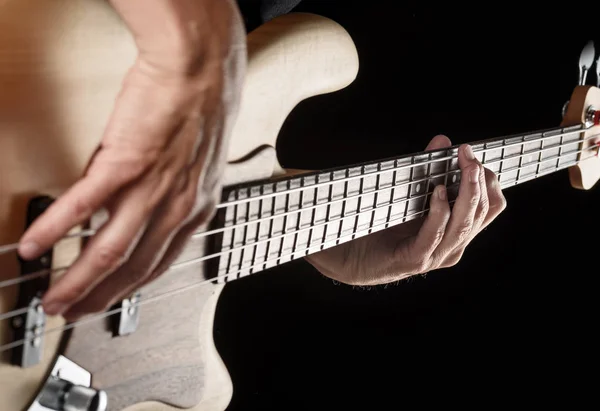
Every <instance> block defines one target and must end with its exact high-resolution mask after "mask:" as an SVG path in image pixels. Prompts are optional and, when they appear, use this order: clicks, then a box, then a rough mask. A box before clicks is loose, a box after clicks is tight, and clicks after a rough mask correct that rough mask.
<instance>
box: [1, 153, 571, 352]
mask: <svg viewBox="0 0 600 411" xmlns="http://www.w3.org/2000/svg"><path fill="white" fill-rule="evenodd" d="M574 164H577V162H575V163H574ZM572 165H573V164H565V165H564V166H563V168H567V167H570V166H572ZM553 171H556V170H552V171H551V172H553ZM551 172H545V173H540V174H539V175H536V176H535V177H541V176H543V175H546V174H550V173H551ZM535 177H533V178H535ZM513 185H515V183H514V182H509V183H508V184H506V185H505V186H504V187H502V188H503V189H504V188H507V187H510V186H513ZM501 186H502V184H501ZM453 202H455V200H452V201H450V203H453ZM427 211H429V209H424V210H422V211H419V212H416V213H414V214H412V215H411V216H416V215H419V214H423V213H425V212H427ZM407 218H409V216H402V217H400V218H397V219H396V220H390V221H386V222H385V223H382V224H381V225H384V224H385V225H388V226H391V225H397V224H400V223H401V222H404V221H406V220H407ZM394 223H395V224H394ZM374 228H376V227H375V226H370V227H368V228H366V229H364V230H362V231H361V232H360V233H358V232H353V233H351V234H349V235H346V236H340V237H337V240H341V239H342V238H344V237H349V236H354V235H356V234H362V233H364V232H367V231H370V230H373V229H374ZM331 241H333V240H326V241H323V242H322V243H321V244H317V245H315V246H310V247H307V248H306V249H305V250H300V251H295V252H293V253H291V254H290V255H294V254H299V253H306V254H308V253H309V252H310V249H311V248H315V247H321V246H323V245H325V244H326V243H328V242H331ZM285 257H287V256H278V257H277V258H276V259H273V260H269V261H265V262H261V263H258V264H255V265H254V266H250V267H244V268H243V269H240V270H238V271H236V272H232V273H226V274H223V275H219V276H216V277H214V278H209V279H205V280H202V281H198V282H195V283H192V284H189V285H186V286H184V287H180V288H177V289H174V290H170V291H167V292H164V293H160V294H157V295H155V296H150V297H146V298H142V299H140V300H139V301H137V302H134V303H132V304H130V305H129V306H128V307H126V308H127V309H129V308H131V307H138V306H142V305H145V304H148V303H151V302H156V301H160V300H162V299H165V298H168V297H171V296H174V295H177V294H180V293H182V292H185V291H189V290H192V289H195V288H197V287H200V286H202V285H205V284H208V283H212V282H215V281H219V280H221V279H225V278H227V277H231V276H233V275H237V274H239V273H241V272H242V271H246V270H251V269H253V268H256V267H259V266H261V265H265V264H267V263H269V262H275V261H277V260H280V259H282V258H285ZM185 263H188V264H187V265H188V266H189V265H194V261H193V260H190V261H189V262H185ZM195 264H199V263H197V262H196V263H195ZM183 266H184V264H183V263H181V265H180V267H183ZM172 268H173V266H172V267H171V269H172ZM230 281H233V280H230ZM126 308H115V309H113V310H109V311H106V312H103V313H99V314H93V315H91V316H89V317H87V318H84V319H82V320H78V321H75V322H73V323H69V324H67V325H64V326H59V327H54V328H51V329H48V330H45V331H43V332H34V333H32V335H31V336H29V337H26V338H23V339H20V340H16V341H13V342H11V343H7V344H4V345H2V346H0V352H3V351H6V350H9V349H13V348H16V347H18V346H20V345H23V344H27V343H29V342H31V341H32V340H34V339H35V338H38V337H41V336H45V335H47V334H50V333H55V332H61V331H66V330H69V329H72V328H75V327H77V326H81V325H84V324H88V323H91V322H94V321H98V320H101V319H104V318H107V317H110V316H112V315H115V314H118V313H120V312H121V311H123V310H124V309H126ZM20 310H22V309H20Z"/></svg>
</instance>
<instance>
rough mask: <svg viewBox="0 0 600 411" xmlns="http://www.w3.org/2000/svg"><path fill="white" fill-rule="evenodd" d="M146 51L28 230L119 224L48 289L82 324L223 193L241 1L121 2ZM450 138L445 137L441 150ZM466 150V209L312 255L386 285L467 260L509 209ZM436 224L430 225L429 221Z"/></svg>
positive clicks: (54, 307) (34, 246)
mask: <svg viewBox="0 0 600 411" xmlns="http://www.w3.org/2000/svg"><path fill="white" fill-rule="evenodd" d="M111 4H112V5H113V6H114V8H115V10H116V11H117V13H118V14H119V15H120V16H121V18H122V19H123V21H124V22H125V24H126V25H127V26H128V27H129V29H130V30H131V32H132V34H133V35H134V38H135V41H136V45H137V47H138V51H139V54H138V58H137V61H136V62H135V64H134V65H133V67H131V69H130V71H129V73H128V74H127V76H126V78H125V81H124V83H123V86H122V89H121V92H120V94H119V96H118V98H117V100H116V103H115V106H114V111H113V113H112V116H111V118H110V120H109V122H108V124H107V126H106V129H105V133H104V136H103V138H102V141H101V144H100V145H99V147H98V148H97V151H96V153H95V154H94V156H93V157H92V158H91V159H90V161H89V164H88V167H87V169H86V171H85V173H84V175H83V176H82V177H81V178H80V180H79V181H77V182H76V183H75V184H74V185H73V186H72V187H71V188H70V189H69V190H68V191H67V192H66V193H65V194H64V195H63V196H61V197H60V198H58V199H57V200H56V201H55V202H54V204H53V205H52V206H51V207H50V208H49V209H48V210H47V211H46V212H45V213H44V214H43V215H42V216H41V217H40V218H38V219H37V220H36V221H35V223H34V224H33V225H32V226H31V227H30V228H29V229H28V230H27V231H26V232H25V233H24V235H23V236H22V238H21V241H20V244H21V245H20V248H19V254H20V255H21V257H23V258H24V259H34V258H37V257H38V256H40V255H41V254H43V253H44V252H45V251H46V250H48V249H50V248H51V247H52V246H53V245H54V244H55V243H56V242H57V241H58V240H60V239H61V238H62V237H63V236H65V235H66V234H67V233H68V232H69V231H70V230H71V229H72V228H73V227H75V226H78V225H81V224H85V223H86V222H87V221H88V220H89V219H90V217H91V216H92V215H93V214H95V213H96V212H98V211H100V210H103V209H104V210H106V211H108V215H109V217H108V220H107V221H106V222H105V223H104V224H103V225H102V227H101V228H100V229H99V230H98V232H97V233H96V234H95V235H94V236H93V237H92V238H91V239H90V240H89V241H88V242H87V244H86V246H85V247H84V249H83V251H82V253H81V255H80V256H79V258H78V259H77V260H76V261H75V263H74V264H73V265H72V266H71V267H70V269H69V270H67V272H66V273H65V274H64V275H63V276H62V277H61V278H60V279H59V280H58V281H57V282H56V283H55V284H53V285H52V286H51V288H50V289H49V290H48V291H47V292H46V294H45V295H44V297H43V306H44V310H45V311H46V313H47V314H49V315H59V314H62V315H63V316H64V317H65V318H66V319H67V320H69V321H74V320H77V319H78V318H80V317H82V316H83V315H85V314H89V313H93V312H99V311H103V310H105V309H107V308H108V307H110V306H111V305H113V304H114V303H116V302H118V301H119V300H122V299H123V298H126V297H127V296H129V295H131V293H132V292H134V291H135V290H136V289H138V288H140V287H141V286H143V285H145V284H147V283H148V282H150V281H152V280H153V279H155V278H156V277H157V276H159V275H161V274H162V273H163V272H164V271H165V270H166V269H167V268H168V266H169V265H170V264H171V263H172V262H173V260H174V259H175V258H176V257H177V256H178V254H179V253H180V252H181V250H182V248H183V245H184V244H185V242H186V241H187V240H188V239H189V237H190V236H191V235H192V233H193V232H194V231H195V230H196V229H197V228H198V227H199V226H200V225H202V224H204V223H206V222H208V221H209V220H210V219H211V218H212V216H213V214H214V210H215V204H216V202H217V201H218V199H219V196H220V193H221V189H222V186H221V176H222V172H223V169H224V164H225V157H224V156H225V154H226V153H227V147H228V143H229V142H228V136H229V129H230V128H231V126H232V123H233V121H234V120H235V116H236V113H237V108H238V104H239V98H240V91H241V86H242V81H243V77H244V74H245V64H246V49H245V45H246V34H245V29H244V27H243V23H242V20H241V18H240V16H239V11H238V10H237V6H236V5H235V4H234V3H233V2H232V1H230V0H152V2H148V1H147V0H111ZM449 145H450V141H449V140H448V138H447V137H444V136H437V137H436V138H434V139H433V140H432V141H431V143H430V144H429V146H428V147H427V148H428V149H435V148H441V147H446V146H449ZM468 148H469V147H468V146H462V147H461V149H460V154H459V166H460V168H461V170H462V172H463V175H464V176H473V178H472V179H470V178H463V179H462V181H461V186H460V188H459V196H458V199H457V201H456V203H455V205H454V207H453V210H452V212H451V211H450V207H449V205H448V200H447V198H446V195H445V190H443V188H442V187H437V188H436V191H435V195H434V196H433V197H432V198H433V199H432V202H431V210H430V212H429V214H428V216H427V217H426V218H425V219H424V220H421V219H419V220H415V221H417V223H415V222H411V223H408V224H403V225H401V226H397V227H394V228H392V229H389V230H386V231H383V232H378V233H376V234H373V235H371V236H368V237H363V238H360V239H358V240H356V241H353V242H351V243H346V244H344V245H341V246H338V247H335V248H332V249H328V250H325V251H322V252H320V253H318V254H314V255H311V256H309V257H307V260H308V261H309V262H310V263H311V264H313V265H314V266H315V267H316V268H317V269H318V270H319V271H321V272H322V273H323V274H324V275H326V276H328V277H331V278H333V279H335V280H338V281H340V282H344V283H348V284H356V285H372V284H382V283H387V282H391V281H396V280H398V279H401V278H405V277H407V276H410V275H414V274H419V273H424V272H427V271H430V270H433V269H438V268H443V267H449V266H451V265H454V264H456V263H457V262H458V261H459V260H460V258H461V256H462V254H463V252H464V250H465V247H466V246H467V245H468V244H469V242H470V241H472V240H473V238H474V237H475V236H476V235H477V233H478V232H479V231H480V230H482V229H483V228H484V227H485V226H487V225H488V224H490V223H491V222H492V220H493V219H494V218H496V216H497V215H498V214H499V213H500V212H501V211H502V210H503V209H504V207H505V200H504V197H503V196H502V192H501V191H500V188H499V185H498V181H497V179H496V177H495V175H494V174H493V173H492V172H490V171H489V170H485V169H484V168H483V167H482V166H481V164H480V163H479V162H478V161H477V160H475V159H472V158H470V155H469V150H468ZM421 222H422V224H421Z"/></svg>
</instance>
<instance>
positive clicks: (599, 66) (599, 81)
mask: <svg viewBox="0 0 600 411" xmlns="http://www.w3.org/2000/svg"><path fill="white" fill-rule="evenodd" d="M596 87H598V88H600V55H598V60H596Z"/></svg>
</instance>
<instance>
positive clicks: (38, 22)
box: [0, 0, 358, 411]
mask: <svg viewBox="0 0 600 411" xmlns="http://www.w3.org/2000/svg"><path fill="white" fill-rule="evenodd" d="M248 51H249V66H248V72H247V78H246V84H245V87H244V91H243V97H242V102H241V108H240V112H239V115H238V119H237V121H236V126H235V128H234V130H233V135H232V136H231V140H230V141H231V146H230V147H231V149H230V151H229V161H230V164H229V167H228V169H227V170H226V181H225V184H226V185H229V184H234V183H238V182H244V181H251V180H255V179H261V178H266V177H269V176H272V175H274V174H280V173H284V172H285V170H282V169H281V167H280V166H279V164H278V162H277V157H276V153H275V149H274V147H275V141H276V139H277V136H278V133H279V129H280V127H281V125H282V123H283V122H284V120H285V118H286V117H287V115H288V114H289V113H290V111H291V110H292V109H293V108H294V107H295V105H296V104H297V103H299V102H300V101H301V100H303V99H305V98H308V97H311V96H314V95H318V94H323V93H327V92H333V91H335V90H338V89H340V88H343V87H345V86H347V85H348V84H350V83H351V82H352V81H353V80H354V78H355V77H356V74H357V70H358V58H357V54H356V49H355V47H354V44H353V42H352V40H351V38H350V37H349V35H348V34H347V33H346V32H345V31H344V30H343V29H342V28H341V27H340V26H339V25H337V24H336V23H334V22H332V21H330V20H327V19H324V18H321V17H318V16H314V15H307V14H292V15H288V16H284V17H281V18H278V19H276V20H274V21H272V22H270V23H268V24H266V25H265V26H263V27H261V28H259V29H258V30H256V31H254V32H253V33H251V34H250V35H249V36H248ZM135 53H136V51H135V47H134V45H133V43H132V40H131V37H130V35H129V33H128V32H127V30H126V28H125V27H124V25H123V24H122V23H121V21H120V20H119V19H118V17H117V16H116V14H115V13H114V12H113V11H112V9H111V8H110V7H109V6H108V5H107V3H106V2H105V1H100V0H43V1H42V0H2V1H0V245H2V244H9V243H14V242H16V241H18V239H19V237H20V235H21V234H22V232H23V229H24V222H25V211H26V205H27V202H28V200H29V199H30V198H32V197H33V196H35V195H38V194H50V195H53V196H57V195H60V193H62V192H64V191H65V190H66V189H67V188H68V187H69V186H70V185H71V184H72V183H74V182H75V181H76V179H77V178H78V177H79V176H80V175H81V174H82V171H83V169H84V167H85V166H86V164H87V161H88V159H89V158H90V156H91V154H92V152H93V151H94V149H95V148H96V146H97V144H98V142H99V139H100V137H101V135H102V132H103V128H104V125H105V124H106V121H107V119H108V116H109V114H110V112H111V110H112V107H113V102H114V99H115V96H116V94H117V93H118V91H119V88H120V84H121V80H122V78H123V76H124V74H125V72H126V71H127V69H128V68H129V66H130V65H131V63H132V62H133V60H134V58H135ZM201 250H203V244H202V242H201V241H191V242H190V243H189V245H188V246H187V248H186V249H185V250H184V252H183V254H182V255H181V256H180V258H179V261H184V260H188V259H190V258H193V257H195V256H199V255H201ZM78 251H79V242H78V241H65V242H63V243H61V244H60V246H59V247H57V249H56V250H55V253H54V262H53V265H54V267H60V266H64V265H67V264H68V263H69V261H72V260H73V259H74V258H75V257H76V256H77V253H78ZM18 270H19V267H18V264H17V260H16V256H15V255H14V254H9V255H4V256H0V281H3V280H7V279H10V278H14V277H17V276H18V275H19V271H18ZM203 278H204V273H203V270H202V269H201V267H197V268H195V267H193V268H186V269H179V270H173V271H171V272H167V273H166V274H165V275H164V276H163V277H161V278H160V279H158V280H157V281H155V282H154V283H152V284H150V285H148V286H146V287H145V288H143V289H142V295H143V296H145V297H150V296H153V295H158V294H161V293H164V292H167V291H169V290H174V289H177V288H180V287H183V286H186V285H189V284H192V283H195V282H198V281H200V280H202V279H203ZM222 287H223V286H222V285H213V284H208V285H204V286H201V287H196V288H194V289H191V290H189V291H186V292H184V293H180V294H178V295H176V296H173V297H169V298H165V299H163V300H161V301H159V302H156V303H151V304H147V305H144V306H142V307H141V317H140V324H139V327H138V329H137V331H136V332H135V333H134V334H132V335H129V336H125V337H116V338H113V337H112V333H111V332H110V331H109V326H108V322H107V320H101V321H96V322H93V323H89V324H86V325H84V326H81V327H77V328H75V329H74V330H73V332H71V333H61V332H55V333H52V334H49V335H48V336H46V338H45V341H44V344H45V356H44V361H43V362H42V363H40V364H38V365H36V366H34V367H31V368H25V369H22V368H19V367H14V366H11V365H9V364H8V363H7V362H6V360H7V356H6V354H7V353H4V358H3V362H2V364H0V409H2V410H3V411H22V410H26V409H27V407H28V405H29V404H30V403H31V401H32V399H33V398H34V397H35V395H36V394H37V392H38V390H39V389H40V388H41V384H43V382H44V381H45V378H46V376H47V373H48V372H49V367H50V366H51V364H52V362H53V360H54V358H55V357H56V355H57V354H59V353H62V354H64V355H65V356H67V357H68V358H69V359H71V360H73V361H75V362H76V363H78V364H79V365H81V366H82V367H84V368H85V369H87V370H88V371H90V372H91V373H92V384H93V386H94V387H95V388H99V389H104V390H106V391H107V393H108V396H109V409H110V410H111V411H115V410H122V409H127V410H128V411H134V410H135V411H158V410H175V409H179V408H187V409H193V410H197V411H199V410H207V411H217V410H223V409H225V408H226V407H227V405H228V403H229V401H230V398H231V395H232V385H231V381H230V378H229V375H228V373H227V370H226V368H225V365H224V364H223V363H222V361H221V359H220V357H219V355H218V353H217V351H216V349H215V347H214V343H213V338H212V325H213V319H214V312H215V307H216V304H217V301H218V298H219V294H220V292H221V289H222ZM17 291H18V290H17V287H6V288H3V289H0V313H5V312H9V311H11V310H13V309H15V299H16V293H17ZM62 324H64V321H63V320H62V319H61V318H51V319H50V321H49V322H48V324H47V326H46V327H47V329H50V328H54V327H57V326H60V325H62ZM1 325H2V327H1V328H0V344H4V343H7V342H9V341H10V334H11V332H10V330H9V327H8V321H3V322H2V324H1ZM61 340H62V343H63V344H62V346H61V348H59V343H60V342H61Z"/></svg>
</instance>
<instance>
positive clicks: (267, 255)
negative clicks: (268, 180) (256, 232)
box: [263, 183, 277, 270]
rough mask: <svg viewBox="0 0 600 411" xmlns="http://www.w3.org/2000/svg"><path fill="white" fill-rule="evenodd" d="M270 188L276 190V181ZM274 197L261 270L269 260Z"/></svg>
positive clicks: (273, 219)
mask: <svg viewBox="0 0 600 411" xmlns="http://www.w3.org/2000/svg"><path fill="white" fill-rule="evenodd" d="M271 188H272V190H273V192H275V191H277V184H276V183H272V184H271ZM275 202H276V201H275V197H271V217H274V218H271V220H269V232H268V234H267V241H266V246H265V261H264V265H263V270H264V269H266V268H267V264H268V261H269V253H270V252H271V241H270V238H271V237H272V236H273V225H274V223H275V219H276V218H275Z"/></svg>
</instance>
